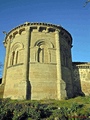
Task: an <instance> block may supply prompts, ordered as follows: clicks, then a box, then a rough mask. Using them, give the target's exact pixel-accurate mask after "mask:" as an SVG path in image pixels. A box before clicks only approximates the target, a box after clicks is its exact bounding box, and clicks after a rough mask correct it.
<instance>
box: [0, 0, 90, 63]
mask: <svg viewBox="0 0 90 120" xmlns="http://www.w3.org/2000/svg"><path fill="white" fill-rule="evenodd" d="M86 1H87V0H0V62H1V63H2V64H4V58H5V48H4V45H3V41H4V38H5V34H3V31H6V32H7V33H8V32H9V31H10V30H12V29H13V28H15V27H16V26H18V25H20V24H23V23H25V22H45V23H52V24H56V25H61V26H62V27H63V28H65V29H66V30H67V31H68V32H69V33H70V34H71V35H72V38H73V43H72V45H73V47H72V61H74V62H90V57H89V56H90V2H89V3H88V4H87V5H86V7H83V6H84V4H85V2H86Z"/></svg>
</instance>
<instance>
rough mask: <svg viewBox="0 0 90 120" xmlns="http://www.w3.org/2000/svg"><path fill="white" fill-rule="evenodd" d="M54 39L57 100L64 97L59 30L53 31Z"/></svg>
mask: <svg viewBox="0 0 90 120" xmlns="http://www.w3.org/2000/svg"><path fill="white" fill-rule="evenodd" d="M55 40H56V57H57V58H56V59H57V98H58V99H59V100H61V99H64V98H65V97H66V90H65V87H66V85H65V82H64V81H63V80H62V68H61V53H60V52H61V51H60V36H59V30H56V31H55Z"/></svg>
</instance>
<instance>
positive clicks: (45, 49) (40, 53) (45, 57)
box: [34, 40, 54, 63]
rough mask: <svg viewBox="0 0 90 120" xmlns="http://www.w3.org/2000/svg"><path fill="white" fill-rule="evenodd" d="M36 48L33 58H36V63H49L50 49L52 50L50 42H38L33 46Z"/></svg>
mask: <svg viewBox="0 0 90 120" xmlns="http://www.w3.org/2000/svg"><path fill="white" fill-rule="evenodd" d="M34 46H35V47H37V50H36V54H35V58H37V59H36V60H37V62H40V63H49V62H50V59H51V56H50V55H51V54H50V50H49V49H50V48H53V47H54V46H53V44H52V43H51V42H48V41H45V40H38V41H37V42H36V43H35V45H34Z"/></svg>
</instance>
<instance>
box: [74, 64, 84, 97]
mask: <svg viewBox="0 0 90 120" xmlns="http://www.w3.org/2000/svg"><path fill="white" fill-rule="evenodd" d="M80 64H84V63H82V62H73V74H74V78H73V89H74V97H77V96H85V94H84V92H83V91H82V88H81V80H80V73H79V69H78V67H77V65H80Z"/></svg>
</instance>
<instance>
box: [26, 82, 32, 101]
mask: <svg viewBox="0 0 90 120" xmlns="http://www.w3.org/2000/svg"><path fill="white" fill-rule="evenodd" d="M26 97H27V100H29V99H31V84H30V81H27V96H26Z"/></svg>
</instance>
